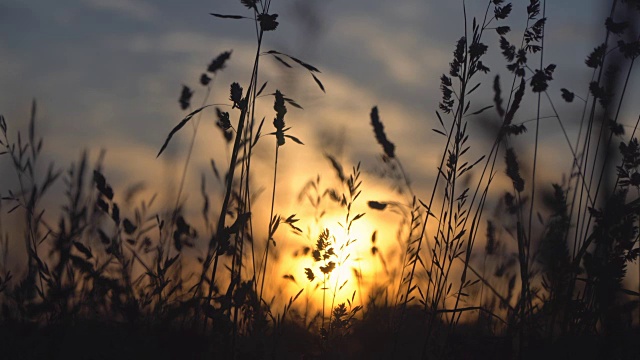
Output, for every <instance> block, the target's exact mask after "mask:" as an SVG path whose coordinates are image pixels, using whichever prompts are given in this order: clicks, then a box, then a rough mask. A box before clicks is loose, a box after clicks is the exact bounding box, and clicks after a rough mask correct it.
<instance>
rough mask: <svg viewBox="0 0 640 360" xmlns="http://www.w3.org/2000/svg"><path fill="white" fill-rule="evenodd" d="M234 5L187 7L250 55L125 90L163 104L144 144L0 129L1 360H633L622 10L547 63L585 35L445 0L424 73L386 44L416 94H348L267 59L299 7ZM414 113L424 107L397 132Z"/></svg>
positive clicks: (637, 197) (639, 194) (638, 156)
mask: <svg viewBox="0 0 640 360" xmlns="http://www.w3.org/2000/svg"><path fill="white" fill-rule="evenodd" d="M89 2H90V1H89ZM234 2H235V3H236V4H235V7H230V6H229V5H228V4H227V5H225V10H226V9H233V10H232V11H233V12H230V13H226V12H218V11H217V10H212V11H213V12H211V13H208V12H206V11H208V10H207V9H203V10H202V11H201V12H205V15H206V16H207V17H208V18H207V20H208V21H209V22H212V23H214V24H216V26H217V29H218V31H219V32H220V33H224V32H225V30H224V29H229V31H237V32H238V33H240V34H244V35H248V36H249V37H250V38H251V39H252V42H251V43H249V44H250V45H247V42H246V41H245V40H246V39H245V40H243V42H242V43H241V44H239V50H235V49H233V41H226V42H223V43H224V45H225V47H220V48H216V49H214V50H213V51H215V54H216V55H214V56H213V57H212V58H210V59H204V60H203V63H206V66H203V67H201V68H196V70H195V71H196V74H197V75H195V76H193V75H194V74H193V71H191V70H189V71H186V70H185V74H187V73H188V74H189V75H188V76H191V77H192V80H189V81H187V82H185V84H184V85H181V86H178V87H177V86H176V84H162V85H161V86H160V87H161V88H170V89H177V90H178V91H173V92H174V93H175V96H174V97H173V98H171V99H170V100H167V99H164V98H162V96H155V95H158V94H162V92H161V91H160V90H158V92H157V93H156V94H155V95H154V96H151V95H149V100H148V101H149V107H151V108H153V107H154V106H157V107H158V109H160V108H162V109H164V108H166V106H165V105H166V104H165V102H167V101H168V102H169V104H170V107H171V108H172V110H171V111H172V112H173V111H176V112H177V111H180V112H179V113H178V114H180V115H179V117H178V118H177V119H174V120H171V121H172V122H171V123H163V122H159V123H156V124H153V125H148V124H147V125H145V126H142V127H143V129H142V130H141V131H140V134H141V135H140V137H141V138H142V137H145V136H148V137H153V134H157V133H161V134H162V138H157V139H155V138H154V139H153V141H152V142H153V143H154V144H156V145H154V147H153V149H152V150H151V152H150V151H149V148H148V147H146V146H145V145H143V144H137V143H135V141H134V140H135V137H131V136H129V135H122V134H125V133H126V132H127V130H126V129H127V126H130V127H131V129H132V130H131V131H132V132H134V130H133V129H139V128H140V127H141V125H140V123H136V122H135V118H134V117H133V116H132V119H131V120H126V121H122V122H119V123H118V124H119V125H118V126H119V127H120V128H119V129H117V131H120V133H118V132H116V129H115V125H113V126H111V127H110V126H109V125H108V124H105V125H102V126H103V127H102V128H101V130H100V131H101V132H104V134H105V135H104V136H109V135H110V134H120V136H126V138H122V139H116V140H113V141H111V142H112V143H113V144H114V145H113V147H114V148H113V149H109V148H106V149H104V150H101V151H96V149H95V148H92V149H87V150H78V147H77V146H76V145H71V144H75V143H72V142H70V141H72V140H71V139H73V137H72V136H71V135H69V137H68V138H65V140H61V142H62V143H64V144H65V145H64V146H63V147H64V149H65V150H64V151H65V152H61V151H59V147H58V148H57V149H58V150H56V151H53V152H48V151H49V150H48V144H49V143H50V142H53V143H55V142H56V139H52V138H49V137H47V136H46V135H41V132H40V129H41V128H42V124H43V121H42V119H41V118H42V115H41V114H42V112H43V105H42V103H43V102H45V103H46V99H37V100H33V101H32V102H31V104H30V108H28V109H23V114H28V115H27V116H23V117H24V118H25V119H26V120H24V119H22V120H21V119H13V118H11V117H9V116H8V115H7V116H6V117H5V116H0V171H1V173H0V176H1V178H0V179H1V180H0V197H1V200H0V307H1V309H0V339H2V340H1V341H0V344H1V346H0V358H6V359H39V358H52V359H76V358H77V359H103V358H104V359H113V358H125V359H129V358H132V359H133V358H154V359H175V358H189V359H190V358H195V359H484V358H492V359H538V358H541V357H547V358H554V359H555V358H558V359H565V358H576V359H633V358H640V350H638V349H639V348H638V346H637V340H638V339H640V264H639V257H640V241H639V239H640V231H639V228H638V226H639V222H640V144H639V142H638V139H637V134H636V131H637V128H638V125H639V124H640V107H639V106H638V104H637V101H636V98H637V97H638V95H639V94H638V91H637V90H640V85H639V84H638V80H639V79H640V78H639V77H638V75H637V69H636V67H635V61H636V59H637V58H638V57H639V56H640V35H639V34H640V2H638V1H637V0H627V1H622V0H610V1H606V7H605V5H602V9H605V10H606V12H605V11H602V14H597V15H598V17H599V19H600V20H599V24H601V25H598V28H597V29H590V31H591V30H592V31H593V32H594V33H597V34H598V39H602V42H601V43H598V42H597V41H600V40H597V41H596V42H595V43H594V44H593V46H591V48H592V50H591V51H590V52H588V53H585V54H583V55H581V58H582V59H583V61H582V62H580V63H576V64H572V65H571V67H569V68H567V67H565V68H562V66H557V65H556V64H555V63H554V62H553V61H552V60H549V59H559V58H561V56H560V55H555V54H553V53H552V52H551V50H554V49H558V45H557V44H558V42H559V41H560V40H557V39H561V38H565V39H567V40H564V43H562V42H560V44H561V46H564V47H567V48H569V47H571V46H578V45H577V44H578V43H579V42H581V41H583V40H584V39H580V40H578V39H577V38H576V39H568V36H569V35H567V34H564V33H553V32H550V31H549V30H548V27H549V29H558V27H553V26H550V25H549V24H551V23H553V22H554V21H555V22H562V19H561V18H558V17H560V16H559V15H560V14H558V16H557V17H554V15H556V14H555V13H554V11H552V10H551V9H556V8H554V7H553V5H551V4H547V2H546V1H545V0H530V1H524V0H522V1H514V3H513V4H512V3H509V2H507V1H504V0H486V1H481V0H477V1H464V0H460V1H457V2H455V3H456V5H455V7H456V9H457V15H458V18H457V19H456V20H455V23H456V24H458V23H459V26H458V25H456V27H455V28H454V27H447V28H446V31H443V32H442V34H441V35H438V36H441V37H442V38H443V39H446V40H447V41H449V40H452V41H451V43H450V44H449V45H448V48H449V50H448V51H449V52H448V53H447V56H448V58H447V59H446V61H444V62H443V63H441V64H440V63H439V64H437V68H438V69H440V70H438V71H439V72H440V73H441V75H439V76H438V77H437V78H433V79H424V80H423V79H422V78H421V77H420V74H417V73H411V69H409V68H410V66H409V65H407V62H406V61H403V59H405V60H406V57H404V55H403V54H401V53H400V52H398V51H397V50H395V52H394V50H389V51H390V52H391V58H393V59H396V60H395V61H392V62H391V63H390V67H389V69H391V70H390V72H391V73H393V72H394V71H396V73H395V75H393V76H396V77H397V78H399V79H404V80H403V81H406V82H407V83H411V82H415V86H416V88H422V86H424V87H425V88H427V87H428V88H430V89H431V90H437V93H436V94H437V98H436V99H422V97H425V96H428V95H423V94H421V93H416V92H414V91H412V89H414V88H411V87H410V86H408V85H407V89H406V91H402V92H400V93H398V94H394V95H389V97H388V98H382V99H379V98H375V97H371V96H369V95H368V94H369V93H366V92H365V91H364V90H362V89H361V88H357V87H355V86H352V85H349V84H347V82H346V80H345V79H344V78H341V77H339V76H337V75H336V74H337V73H338V71H337V70H335V69H333V71H332V70H329V71H325V70H324V69H323V68H322V66H320V65H318V64H316V62H315V61H314V59H313V58H307V57H303V56H300V55H298V54H296V53H292V52H290V51H288V50H287V51H285V50H280V49H279V48H278V47H277V44H278V37H279V34H280V31H282V28H283V27H284V28H285V29H291V28H287V26H288V25H287V22H288V21H294V20H295V21H298V22H300V23H303V24H306V25H309V24H311V23H313V22H314V21H316V20H317V19H315V18H313V16H310V17H304V16H301V18H298V19H295V18H294V19H292V18H293V16H291V15H292V13H291V12H283V13H279V12H278V11H276V10H274V9H277V10H282V9H283V8H281V7H279V4H276V3H279V2H280V1H274V2H273V3H274V4H273V7H272V5H271V2H272V1H271V0H240V1H234ZM115 3H118V4H128V5H127V6H128V7H127V6H125V5H122V6H125V8H126V9H141V8H140V6H142V5H141V4H144V2H137V1H120V2H115ZM115 3H114V4H115ZM433 3H434V4H430V5H429V6H430V8H431V9H438V6H439V5H438V4H437V2H433ZM452 3H454V2H451V3H448V4H447V5H446V7H452V6H453V5H451V4H452ZM133 4H138V6H139V7H137V8H136V7H134V5H133ZM296 4H298V5H299V6H303V5H300V4H302V2H296ZM298 5H296V6H298ZM101 6H102V5H101ZM207 6H213V7H214V8H215V7H216V6H217V4H215V3H214V4H208V5H207ZM221 6H222V5H221ZM309 6H310V5H309ZM443 6H445V5H443ZM107 7H108V6H107ZM143 9H147V8H144V7H143ZM296 9H302V7H300V8H296ZM1 10H2V8H1V7H0V11H1ZM147 10H148V9H147ZM136 11H137V10H136ZM196 11H200V9H196ZM362 11H364V12H366V8H365V9H362ZM434 11H436V10H434ZM576 11H578V12H579V10H576ZM133 13H135V14H139V15H137V16H139V20H140V21H141V22H142V21H143V20H144V19H147V18H145V16H146V15H145V14H146V12H145V11H143V12H133ZM283 14H284V15H283ZM563 14H564V13H563ZM298 15H299V14H298ZM336 15H337V14H336ZM149 16H151V15H149ZM145 21H148V20H145ZM442 21H443V22H451V23H453V22H454V21H449V20H445V19H443V20H442ZM353 23H354V24H356V23H358V22H357V21H356V20H353ZM114 26H115V25H114ZM309 26H311V25H309ZM398 26H400V25H398ZM351 29H355V30H357V29H358V28H357V26H355V25H354V26H353V28H351ZM372 29H373V28H369V31H370V36H371V37H374V36H375V34H374V31H373V30H372ZM355 30H354V31H355ZM351 35H352V34H351ZM351 35H349V34H348V33H347V32H345V34H344V36H345V37H348V36H351ZM178 39H181V38H180V37H178ZM217 39H220V38H217ZM231 39H233V37H231ZM274 39H275V40H274ZM379 39H380V42H381V43H382V44H383V45H380V46H382V47H385V46H387V47H389V49H391V48H393V47H394V46H395V45H398V44H405V45H406V41H408V42H409V44H411V43H412V41H411V39H410V38H408V40H407V38H398V39H395V41H396V42H395V43H394V42H393V39H392V41H390V42H387V43H385V42H384V40H385V37H384V36H382V35H380V37H379ZM120 40H124V38H123V37H122V38H118V41H120ZM386 40H388V39H386ZM545 40H546V41H547V42H551V43H552V44H555V45H552V46H550V49H547V48H546V47H545ZM554 40H556V41H555V42H554ZM136 41H137V42H136ZM440 41H444V40H442V39H440ZM131 43H134V44H137V45H135V46H136V49H138V50H137V51H151V52H152V51H153V45H144V44H145V41H144V39H142V38H140V39H133V40H132V42H131ZM320 43H321V42H320ZM175 44H177V45H178V48H180V49H183V48H182V47H180V46H184V48H187V45H185V44H183V43H181V42H180V41H177V43H174V45H175ZM274 44H275V45H274ZM385 44H386V45H385ZM226 45H231V47H226ZM356 45H357V44H352V46H354V47H355V46H356ZM3 46H4V45H3V43H2V42H0V50H1V49H2V47H3ZM372 46H373V45H372ZM376 46H377V45H376ZM140 49H146V50H140ZM209 50H210V49H208V50H207V51H209ZM83 51H85V52H87V53H89V52H90V51H89V50H83ZM180 51H183V50H180ZM563 51H565V52H567V51H568V50H566V49H565V50H563ZM436 52H437V51H436V50H435V47H434V49H433V51H432V52H429V51H427V52H425V54H427V58H425V68H427V67H429V68H431V67H434V66H436V65H434V64H432V62H433V60H434V59H437V60H439V59H440V58H439V57H438V55H437V54H436ZM565 55H566V54H565ZM336 56H338V55H336ZM353 56H355V55H353ZM429 56H431V57H429ZM567 56H568V55H567ZM372 62H373V60H372ZM561 62H562V63H563V64H564V63H566V59H561ZM175 63H176V61H175V60H172V64H175ZM427 63H428V64H427ZM185 66H187V64H185ZM368 66H370V65H369V64H349V65H346V64H345V65H344V69H353V71H355V72H358V71H359V70H358V68H359V67H361V69H362V71H363V72H365V69H367V67H368ZM327 67H331V65H330V61H329V62H327ZM577 68H581V69H582V70H580V71H578V70H576V69H577ZM393 69H395V70H393ZM172 71H174V70H172ZM407 71H409V74H408V75H407V73H406V72H407ZM425 71H426V70H425ZM563 71H566V72H567V74H568V75H564V74H563V73H562V72H563ZM159 73H160V71H159ZM227 73H231V74H232V75H233V76H234V77H237V79H232V80H230V81H229V80H228V79H229V76H228V75H227ZM403 74H404V75H403ZM579 74H587V77H584V78H582V77H580V76H578V75H579ZM96 76H98V75H96ZM135 76H136V74H135V73H133V75H130V74H128V75H127V77H129V78H131V80H130V83H127V84H124V85H122V86H124V87H128V86H131V87H133V86H134V85H135V84H138V82H137V81H136V80H135ZM140 76H142V75H140ZM185 76H187V75H185ZM368 76H369V75H368ZM371 76H372V77H375V76H374V75H371ZM385 76H392V75H389V74H386V75H379V82H380V83H381V84H384V81H385V80H384V78H385ZM73 78H74V77H73V76H69V79H68V80H69V81H73V80H72V79H73ZM354 78H355V79H357V78H358V75H354ZM2 79H3V77H2V76H0V84H2V81H1V80H2ZM416 79H418V80H416ZM558 79H562V80H563V81H565V82H567V83H568V84H569V85H564V84H563V83H558V82H559V81H560V80H558ZM65 80H66V78H65ZM102 81H107V80H106V79H103V80H102ZM145 81H151V80H150V79H145ZM158 81H159V80H157V79H154V80H153V84H156V85H157V84H158ZM367 81H369V80H367ZM42 86H43V88H46V87H47V85H46V84H43V85H42ZM154 86H155V85H154ZM366 86H370V87H376V85H375V82H371V83H369V82H367V85H366ZM381 86H382V85H381ZM124 87H123V89H124ZM150 88H152V87H150ZM332 89H335V92H334V93H333V94H332V91H333V90H332ZM354 89H360V90H358V91H356V90H354ZM94 90H95V89H93V88H87V89H86V90H83V89H80V90H79V91H80V92H82V91H86V92H87V93H91V91H94ZM34 91H35V89H34ZM325 94H326V95H325ZM425 94H427V93H425ZM431 94H433V92H431ZM324 96H327V97H328V99H331V100H330V101H329V100H327V101H323V99H324ZM152 97H153V98H154V100H151V98H152ZM401 97H403V99H399V98H401ZM372 99H373V100H372ZM413 99H417V100H415V101H422V100H424V101H425V103H426V104H435V105H434V106H435V108H431V109H428V110H427V111H428V113H429V114H428V115H424V116H423V118H421V119H418V118H412V117H408V118H398V115H400V114H405V115H406V114H411V110H409V109H406V108H403V105H402V104H406V103H407V102H415V101H414V100H413ZM375 100H379V102H378V101H376V102H375V103H374V102H371V103H369V101H375ZM132 101H133V100H132ZM436 101H437V102H436ZM2 104H3V103H2V102H0V105H2ZM158 104H162V105H158ZM307 104H309V105H307ZM95 106H96V108H95V111H94V113H96V114H100V115H97V116H98V117H99V116H106V115H104V114H105V113H106V114H109V113H113V114H115V113H126V112H127V108H126V106H127V105H126V104H123V105H121V106H122V108H123V109H124V110H113V109H111V108H108V107H104V106H102V107H100V106H98V105H95ZM85 107H89V108H90V107H91V104H72V105H69V106H68V111H71V112H73V111H80V109H82V108H85ZM332 107H333V109H332ZM133 108H134V107H133V106H132V109H133ZM158 109H148V111H149V114H153V116H156V115H158V113H159V112H160V110H158ZM337 109H341V110H340V111H343V110H344V111H347V110H348V111H350V112H349V114H348V115H344V114H342V115H341V114H340V111H339V110H337ZM345 109H347V110H345ZM132 111H133V110H132ZM2 113H3V109H2V108H0V114H2ZM11 113H12V114H13V110H12V111H11ZM44 113H45V114H47V110H46V108H45V110H44ZM4 114H5V115H6V114H7V113H6V112H4ZM302 114H304V115H302ZM352 116H354V117H355V118H354V117H352ZM45 117H46V118H47V121H48V122H49V123H47V124H51V123H50V121H55V120H52V119H50V118H49V117H48V116H45ZM330 118H336V119H340V120H339V121H342V122H344V123H343V124H340V123H339V122H338V120H336V121H329V120H327V119H330ZM300 119H304V120H305V121H306V123H302V122H301V121H300ZM424 119H427V120H424ZM50 127H51V125H46V124H45V126H44V128H45V129H46V128H50ZM81 127H82V125H78V129H80V128H81ZM123 128H124V130H123ZM347 129H351V130H349V131H348V130H347ZM73 131H74V129H73V126H70V127H69V129H68V132H69V134H73ZM142 133H144V135H142ZM76 136H82V135H76ZM141 141H142V140H141ZM71 151H73V152H74V156H76V157H77V158H78V160H77V161H73V162H71V163H67V164H65V163H64V162H65V161H66V160H67V155H68V154H69V152H71ZM112 151H113V152H115V154H116V155H115V158H116V160H115V161H112V162H110V161H109V160H108V159H109V156H110V154H111V152H112ZM96 153H97V154H96ZM62 154H65V155H64V156H63V155H62ZM371 154H375V155H373V156H372V155H371ZM57 156H58V157H60V158H57ZM61 162H62V163H61ZM111 167H114V168H115V169H114V170H112V169H111Z"/></svg>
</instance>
